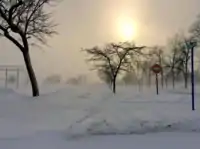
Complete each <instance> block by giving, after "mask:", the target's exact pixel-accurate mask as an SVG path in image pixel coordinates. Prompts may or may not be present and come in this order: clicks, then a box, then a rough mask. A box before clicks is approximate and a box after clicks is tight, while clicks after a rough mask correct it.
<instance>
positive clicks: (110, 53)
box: [84, 43, 144, 93]
mask: <svg viewBox="0 0 200 149" xmlns="http://www.w3.org/2000/svg"><path fill="white" fill-rule="evenodd" d="M143 48H144V47H136V46H135V44H131V43H119V44H114V43H111V44H107V45H106V46H105V47H103V48H101V47H93V48H91V49H84V51H85V52H86V53H87V54H88V55H89V56H90V58H89V59H88V60H89V61H90V62H93V65H94V69H95V70H98V71H100V72H106V73H107V76H109V79H110V80H111V84H112V91H113V93H116V79H117V77H118V76H119V74H120V73H121V72H123V71H127V70H128V69H129V66H130V63H131V55H132V54H134V53H141V50H142V49H143ZM105 70H106V71H105Z"/></svg>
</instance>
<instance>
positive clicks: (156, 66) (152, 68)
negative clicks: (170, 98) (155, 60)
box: [151, 64, 162, 95]
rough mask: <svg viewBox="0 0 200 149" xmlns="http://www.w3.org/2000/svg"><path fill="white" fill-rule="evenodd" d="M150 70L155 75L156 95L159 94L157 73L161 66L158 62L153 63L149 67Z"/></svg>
mask: <svg viewBox="0 0 200 149" xmlns="http://www.w3.org/2000/svg"><path fill="white" fill-rule="evenodd" d="M151 70H152V71H153V72H154V73H155V75H156V93H157V95H158V94H159V87H158V74H159V73H160V72H161V71H162V67H161V66H160V65H159V64H154V65H153V66H152V67H151Z"/></svg>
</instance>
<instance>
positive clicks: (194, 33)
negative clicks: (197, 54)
mask: <svg viewBox="0 0 200 149" xmlns="http://www.w3.org/2000/svg"><path fill="white" fill-rule="evenodd" d="M189 32H190V33H191V38H192V39H193V40H194V39H195V41H197V42H198V43H200V15H198V16H197V19H196V21H195V22H194V23H193V24H192V25H191V27H190V30H189Z"/></svg>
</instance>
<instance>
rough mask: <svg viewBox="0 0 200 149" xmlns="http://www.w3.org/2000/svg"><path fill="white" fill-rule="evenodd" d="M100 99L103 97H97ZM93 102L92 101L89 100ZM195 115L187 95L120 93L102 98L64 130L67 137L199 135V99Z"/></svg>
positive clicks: (197, 99)
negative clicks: (181, 133)
mask: <svg viewBox="0 0 200 149" xmlns="http://www.w3.org/2000/svg"><path fill="white" fill-rule="evenodd" d="M99 96H102V95H99ZM197 97H198V94H197ZM91 100H94V99H91ZM196 108H197V110H196V111H195V112H192V111H191V97H190V95H187V94H179V93H176V94H170V93H169V92H168V91H167V92H162V93H161V94H160V96H156V95H155V94H154V93H153V94H151V93H148V94H141V93H140V94H137V93H131V92H129V93H126V94H124V93H120V94H117V95H115V96H105V97H104V99H103V100H98V102H96V105H95V106H94V105H92V106H90V107H89V109H87V111H88V112H87V113H86V115H85V116H83V117H82V119H81V118H80V119H78V120H77V121H76V122H73V123H72V124H71V125H70V127H69V128H68V129H67V135H68V137H81V136H87V135H130V134H145V133H155V132H200V110H199V109H200V100H199V98H196Z"/></svg>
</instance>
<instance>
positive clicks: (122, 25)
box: [118, 17, 136, 41]
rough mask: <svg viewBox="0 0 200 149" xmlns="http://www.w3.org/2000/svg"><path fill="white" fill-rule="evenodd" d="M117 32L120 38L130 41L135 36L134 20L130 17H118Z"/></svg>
mask: <svg viewBox="0 0 200 149" xmlns="http://www.w3.org/2000/svg"><path fill="white" fill-rule="evenodd" d="M118 32H119V36H120V38H121V39H122V40H126V41H130V40H133V39H134V38H135V36H136V26H135V22H134V21H133V20H132V19H131V18H126V17H123V18H119V20H118Z"/></svg>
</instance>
